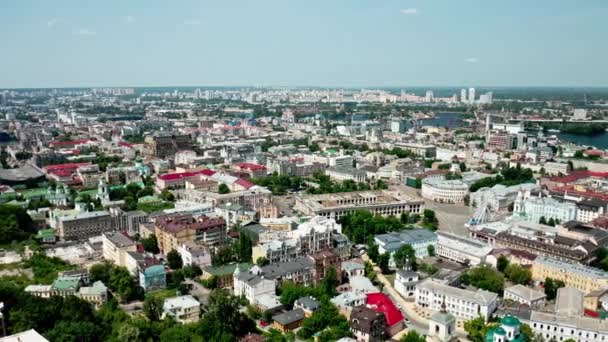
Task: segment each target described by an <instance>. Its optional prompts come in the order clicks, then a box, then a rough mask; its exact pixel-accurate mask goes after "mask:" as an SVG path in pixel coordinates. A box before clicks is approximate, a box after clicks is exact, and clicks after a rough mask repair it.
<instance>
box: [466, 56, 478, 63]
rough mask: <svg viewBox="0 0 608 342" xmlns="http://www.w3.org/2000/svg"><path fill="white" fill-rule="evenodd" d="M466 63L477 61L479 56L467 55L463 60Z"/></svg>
mask: <svg viewBox="0 0 608 342" xmlns="http://www.w3.org/2000/svg"><path fill="white" fill-rule="evenodd" d="M464 61H465V62H467V63H479V58H477V57H469V58H467V59H465V60H464Z"/></svg>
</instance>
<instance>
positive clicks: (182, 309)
mask: <svg viewBox="0 0 608 342" xmlns="http://www.w3.org/2000/svg"><path fill="white" fill-rule="evenodd" d="M200 315H201V303H200V302H199V301H198V300H196V299H194V297H192V296H191V295H186V296H179V297H171V298H167V299H165V302H164V303H163V314H162V318H163V319H164V318H165V317H167V316H170V317H173V319H175V321H176V322H178V323H182V324H185V323H194V322H197V321H198V319H199V317H200Z"/></svg>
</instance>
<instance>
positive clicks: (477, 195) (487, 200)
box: [470, 183, 540, 211]
mask: <svg viewBox="0 0 608 342" xmlns="http://www.w3.org/2000/svg"><path fill="white" fill-rule="evenodd" d="M538 189H540V187H539V186H538V185H536V184H531V183H524V184H518V185H513V186H504V185H502V184H496V185H494V186H493V187H491V188H481V189H479V190H477V191H476V192H473V193H471V194H470V196H471V199H470V203H471V204H472V205H474V206H477V207H480V206H484V205H487V206H488V207H489V208H490V209H492V210H494V211H504V210H508V208H509V206H511V204H513V202H515V198H517V194H518V193H519V192H520V191H524V192H525V191H535V190H538Z"/></svg>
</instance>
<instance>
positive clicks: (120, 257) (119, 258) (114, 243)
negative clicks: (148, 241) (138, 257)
mask: <svg viewBox="0 0 608 342" xmlns="http://www.w3.org/2000/svg"><path fill="white" fill-rule="evenodd" d="M101 241H102V251H103V258H104V259H106V260H109V261H111V262H113V263H114V264H116V265H117V266H126V265H127V252H136V251H137V245H136V243H135V241H133V240H131V239H130V238H129V237H127V236H126V235H124V234H123V233H121V232H110V233H104V234H102V239H101Z"/></svg>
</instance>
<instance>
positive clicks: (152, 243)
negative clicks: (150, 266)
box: [139, 234, 160, 254]
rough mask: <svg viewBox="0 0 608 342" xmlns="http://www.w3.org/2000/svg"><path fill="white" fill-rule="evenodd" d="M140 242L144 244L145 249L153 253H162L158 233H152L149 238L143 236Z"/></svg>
mask: <svg viewBox="0 0 608 342" xmlns="http://www.w3.org/2000/svg"><path fill="white" fill-rule="evenodd" d="M139 242H141V244H142V246H143V247H144V251H146V252H149V253H152V254H158V253H160V249H159V248H158V240H157V239H156V235H154V234H152V235H150V236H148V237H147V238H143V239H141V240H139Z"/></svg>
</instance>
